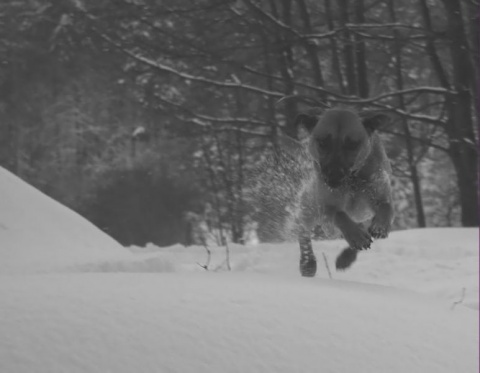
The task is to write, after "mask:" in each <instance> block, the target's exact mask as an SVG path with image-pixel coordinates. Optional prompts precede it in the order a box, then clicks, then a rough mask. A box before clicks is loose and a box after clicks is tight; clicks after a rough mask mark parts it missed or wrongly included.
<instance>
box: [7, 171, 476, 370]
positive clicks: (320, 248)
mask: <svg viewBox="0 0 480 373" xmlns="http://www.w3.org/2000/svg"><path fill="white" fill-rule="evenodd" d="M0 193H1V195H2V199H1V200H0V254H1V255H2V258H0V259H1V260H0V335H1V336H2V338H0V372H8V373H10V372H182V373H183V372H222V373H223V372H327V373H328V372H332V373H333V372H335V373H343V372H353V371H354V372H368V373H375V372H382V373H383V372H418V373H429V372H435V373H438V372H461V373H469V372H478V369H479V367H478V361H479V352H478V351H479V350H478V349H479V345H478V330H479V329H478V326H479V325H478V269H479V267H478V264H479V256H478V230H477V229H425V230H411V231H404V232H394V233H393V234H392V235H391V237H390V238H389V239H387V240H384V241H378V242H375V244H374V246H373V248H372V250H370V251H369V252H366V253H362V255H360V256H359V260H358V261H357V263H355V264H354V266H353V267H352V268H351V269H350V270H349V271H346V272H336V271H335V270H334V268H333V262H334V259H335V256H336V255H337V254H338V253H339V252H340V250H341V249H342V248H343V246H344V245H343V244H342V243H341V242H340V241H330V242H317V243H315V251H316V253H317V258H318V261H319V270H318V275H317V277H316V278H302V277H300V275H299V273H298V268H297V267H298V252H297V247H296V244H294V243H285V244H280V245H259V246H249V247H242V246H236V245H232V246H231V247H230V251H231V264H232V271H231V272H228V271H226V270H225V265H224V258H225V255H224V249H223V248H212V260H211V263H210V270H209V271H205V270H204V269H202V268H201V267H200V266H199V265H198V264H197V262H198V263H200V264H204V263H205V259H206V253H205V249H204V248H202V247H188V248H184V247H182V246H178V245H177V246H172V247H169V248H158V247H155V246H153V245H151V246H147V247H146V248H130V250H127V249H125V248H123V247H121V246H120V245H118V244H117V243H116V242H115V241H114V240H112V239H111V238H109V237H107V236H105V235H104V234H103V233H102V232H100V231H98V230H97V229H96V228H95V227H93V226H92V225H91V224H89V223H88V222H86V221H85V220H84V219H82V218H81V217H80V216H78V215H77V214H75V213H73V212H71V211H69V210H68V209H66V208H65V207H63V206H61V205H59V204H57V203H56V202H54V201H52V200H51V199H49V198H48V197H46V196H44V195H42V194H41V193H39V192H38V191H36V190H35V189H34V188H31V187H29V186H27V185H25V184H24V183H23V182H21V181H20V180H19V179H17V178H16V177H14V176H13V175H11V174H9V173H7V172H6V171H4V170H1V169H0ZM322 253H324V254H325V256H326V258H327V261H328V263H329V265H330V268H331V270H332V276H333V279H330V278H329V276H328V272H327V269H326V267H325V266H324V265H323V256H322ZM463 289H465V290H463ZM463 291H465V297H462V293H463ZM455 302H459V303H458V304H456V303H455Z"/></svg>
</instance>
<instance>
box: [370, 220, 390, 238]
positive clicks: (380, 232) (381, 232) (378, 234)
mask: <svg viewBox="0 0 480 373" xmlns="http://www.w3.org/2000/svg"><path fill="white" fill-rule="evenodd" d="M368 233H370V235H371V236H372V237H373V238H375V239H378V238H387V237H388V234H389V233H390V226H389V225H388V224H382V223H379V222H376V221H373V222H372V225H371V226H370V228H368Z"/></svg>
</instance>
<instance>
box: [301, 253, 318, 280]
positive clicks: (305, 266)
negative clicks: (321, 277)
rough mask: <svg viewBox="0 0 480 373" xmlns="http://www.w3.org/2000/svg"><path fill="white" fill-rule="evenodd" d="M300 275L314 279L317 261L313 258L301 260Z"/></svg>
mask: <svg viewBox="0 0 480 373" xmlns="http://www.w3.org/2000/svg"><path fill="white" fill-rule="evenodd" d="M300 273H301V274H302V276H303V277H314V276H315V274H316V273H317V259H315V257H314V256H313V255H312V256H308V257H307V258H302V259H300Z"/></svg>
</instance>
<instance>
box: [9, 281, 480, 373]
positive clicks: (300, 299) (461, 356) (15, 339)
mask: <svg viewBox="0 0 480 373" xmlns="http://www.w3.org/2000/svg"><path fill="white" fill-rule="evenodd" d="M5 277H6V276H5ZM13 277H14V276H9V277H8V278H2V279H1V281H0V294H1V302H2V307H1V310H0V315H1V317H0V335H2V338H1V339H0V371H1V372H9V373H16V372H36V373H42V372H45V373H49V372H69V373H76V372H115V373H120V372H125V373H130V372H169V373H177V372H178V373H189V372H191V373H204V372H205V373H207V372H208V373H212V372H214V373H217V372H218V373H233V372H239V373H244V372H272V373H273V372H275V373H283V372H285V373H291V372H322V373H350V372H357V373H385V372H388V373H397V372H398V373H405V372H415V373H452V372H462V373H477V372H478V334H477V333H478V314H477V313H476V312H474V311H473V310H470V309H468V308H465V307H461V306H460V305H458V306H456V307H455V308H454V309H453V310H452V309H451V305H450V304H446V303H443V302H438V301H433V300H430V299H428V298H425V297H421V296H419V295H416V294H414V293H411V292H407V291H401V290H395V289H392V288H388V287H382V286H375V285H365V284H358V283H352V282H345V281H330V280H324V279H304V278H300V277H299V276H296V277H285V276H277V275H271V274H254V273H250V274H246V273H226V272H219V273H208V272H204V273H182V274H179V273H170V274H168V273H162V274H143V275H142V274H140V275H139V274H125V273H121V274H98V273H89V274H76V275H66V274H61V275H37V276H22V277H20V276H17V277H18V278H13Z"/></svg>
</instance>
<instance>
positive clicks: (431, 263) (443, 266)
mask: <svg viewBox="0 0 480 373" xmlns="http://www.w3.org/2000/svg"><path fill="white" fill-rule="evenodd" d="M478 234H479V231H478V228H428V229H412V230H406V231H397V232H393V233H392V234H391V235H390V237H389V238H388V239H386V240H379V241H375V242H374V244H373V245H372V249H371V250H369V251H365V252H362V253H360V254H359V256H358V260H357V262H356V263H355V264H354V265H353V266H352V267H351V268H350V269H349V270H347V271H345V272H336V271H335V258H336V257H337V255H338V254H339V253H340V252H341V251H342V249H343V248H345V246H346V245H345V242H344V241H343V240H331V241H316V242H313V249H314V251H315V253H316V255H317V260H318V263H319V265H318V270H317V277H318V278H328V272H327V270H326V267H325V265H324V259H323V254H325V256H326V258H327V261H328V263H329V266H330V269H331V271H332V274H333V278H334V279H336V280H348V281H355V282H362V283H369V284H379V285H386V286H392V287H397V288H402V289H409V290H413V291H416V292H421V293H425V294H428V295H432V296H435V297H438V298H440V299H444V300H448V301H449V302H455V301H458V300H460V299H461V298H462V293H463V291H464V290H463V289H465V298H464V300H463V302H462V305H464V306H467V307H470V308H473V309H478V308H479V307H478V305H479V300H478V298H479V288H478V284H479V277H478V276H479V250H478V247H479V246H478ZM130 249H131V250H132V252H134V253H135V254H136V256H137V258H138V260H141V258H142V257H148V258H149V260H151V258H154V257H156V258H157V260H160V259H163V260H164V261H166V262H170V263H172V266H174V267H175V270H177V271H182V272H183V271H203V269H202V268H201V267H200V266H199V265H198V264H197V263H200V264H204V263H205V261H206V252H205V248H203V247H201V246H191V247H183V246H180V245H175V246H171V247H166V248H160V247H157V246H155V245H151V244H150V245H147V246H146V247H145V248H140V247H131V248H130ZM211 251H212V258H211V263H210V269H211V270H213V271H214V270H216V269H222V270H223V269H224V260H225V249H224V248H223V247H212V248H211ZM230 253H231V265H232V270H233V271H240V272H257V273H268V274H276V275H288V276H291V277H297V276H299V271H298V259H299V258H298V257H299V254H298V247H297V243H283V244H262V245H258V246H240V245H231V247H230Z"/></svg>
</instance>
